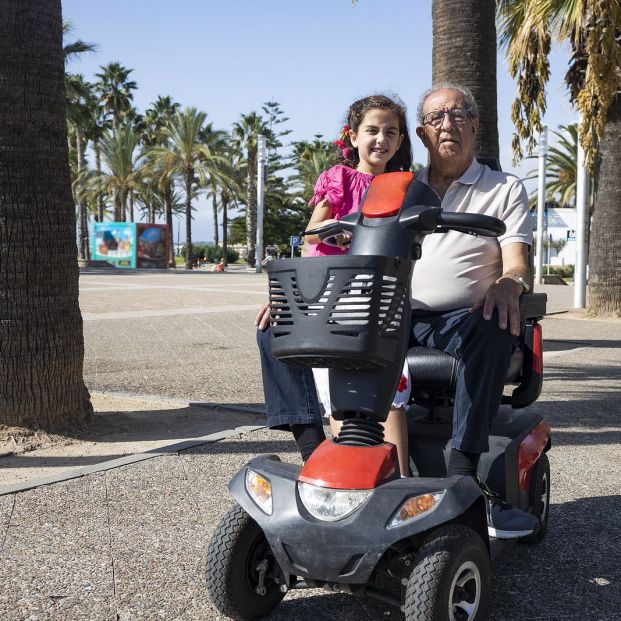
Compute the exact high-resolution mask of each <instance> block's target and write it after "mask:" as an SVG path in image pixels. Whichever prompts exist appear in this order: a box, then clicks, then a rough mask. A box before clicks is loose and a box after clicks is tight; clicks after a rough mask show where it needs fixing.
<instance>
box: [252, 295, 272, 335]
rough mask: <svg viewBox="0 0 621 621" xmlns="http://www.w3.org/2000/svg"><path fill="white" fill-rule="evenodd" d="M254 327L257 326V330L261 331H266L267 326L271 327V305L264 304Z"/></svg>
mask: <svg viewBox="0 0 621 621" xmlns="http://www.w3.org/2000/svg"><path fill="white" fill-rule="evenodd" d="M254 325H255V326H257V328H259V330H265V329H267V326H269V325H270V305H269V303H267V302H266V303H265V304H263V306H262V307H261V310H260V311H259V313H258V314H257V316H256V318H255V320H254Z"/></svg>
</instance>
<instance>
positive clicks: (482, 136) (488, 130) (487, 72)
mask: <svg viewBox="0 0 621 621" xmlns="http://www.w3.org/2000/svg"><path fill="white" fill-rule="evenodd" d="M431 15H432V20H433V51H432V64H433V66H432V70H433V82H434V84H438V83H441V82H454V83H458V84H461V85H463V86H466V87H467V88H469V89H470V90H471V91H472V94H473V95H474V99H475V101H476V102H477V105H478V107H479V116H480V118H481V124H480V126H479V130H478V131H477V134H476V143H475V152H476V153H477V155H485V156H491V157H495V158H498V157H499V150H498V112H497V104H496V101H497V97H496V22H495V17H496V2H495V0H433V2H432V4H431Z"/></svg>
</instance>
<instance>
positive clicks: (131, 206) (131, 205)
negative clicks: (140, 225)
mask: <svg viewBox="0 0 621 621" xmlns="http://www.w3.org/2000/svg"><path fill="white" fill-rule="evenodd" d="M129 221H130V222H135V221H136V220H135V219H134V196H133V194H130V195H129Z"/></svg>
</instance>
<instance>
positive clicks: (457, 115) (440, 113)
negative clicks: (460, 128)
mask: <svg viewBox="0 0 621 621" xmlns="http://www.w3.org/2000/svg"><path fill="white" fill-rule="evenodd" d="M447 114H448V117H449V119H451V121H453V122H454V123H455V124H456V125H463V124H464V123H465V122H466V119H467V118H469V117H470V116H472V115H471V114H470V112H469V111H468V110H465V109H464V108H456V109H455V110H432V111H431V112H427V114H425V116H424V117H423V125H431V127H433V128H435V129H437V128H438V127H441V126H442V123H444V117H445V116H446V115H447Z"/></svg>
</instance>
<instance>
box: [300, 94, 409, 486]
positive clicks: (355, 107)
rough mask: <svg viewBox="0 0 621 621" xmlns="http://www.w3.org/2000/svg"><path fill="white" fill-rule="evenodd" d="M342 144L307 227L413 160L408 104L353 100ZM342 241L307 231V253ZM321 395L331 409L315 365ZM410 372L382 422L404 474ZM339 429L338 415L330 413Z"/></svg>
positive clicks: (332, 217)
mask: <svg viewBox="0 0 621 621" xmlns="http://www.w3.org/2000/svg"><path fill="white" fill-rule="evenodd" d="M335 144H336V145H337V147H339V149H340V150H341V154H342V156H343V163H342V164H337V165H336V166H333V167H332V168H330V169H329V170H327V171H325V172H323V173H322V174H321V175H320V176H319V179H318V180H317V183H316V185H315V194H314V195H313V198H312V199H311V200H310V202H309V204H310V205H315V209H314V210H313V214H312V216H311V219H310V221H309V223H308V226H307V227H306V228H307V230H311V229H315V228H318V227H320V226H323V225H325V224H328V223H330V222H334V221H337V220H340V219H341V218H342V217H343V216H346V215H347V214H349V213H352V212H355V211H358V209H359V208H360V203H361V200H362V196H363V195H364V192H365V190H366V189H367V187H368V186H369V184H370V183H371V181H372V179H373V177H374V176H375V175H380V174H382V173H384V172H395V171H400V170H403V171H407V170H409V169H410V166H411V164H412V147H411V143H410V136H409V134H408V127H407V120H406V111H405V107H404V106H403V105H402V104H400V103H398V102H396V101H393V100H392V99H390V98H388V97H385V96H383V95H371V96H370V97H365V98H364V99H360V100H359V101H356V102H354V103H353V104H352V105H351V107H350V108H349V111H348V113H347V123H346V125H345V126H344V127H343V130H342V133H341V138H340V139H339V140H337V141H336V142H335ZM343 238H344V239H342V240H341V241H342V243H340V244H339V247H336V246H330V245H328V244H324V243H322V242H321V241H320V240H319V238H318V237H317V236H316V235H315V236H313V235H307V236H306V241H307V243H309V244H311V245H310V246H309V250H308V256H323V255H334V254H345V253H346V252H347V251H348V249H347V248H346V247H345V243H346V242H347V241H348V240H347V239H345V236H343ZM313 375H314V377H315V385H316V387H317V395H318V397H319V400H320V401H321V403H322V404H323V406H324V409H325V410H326V415H329V414H330V390H329V384H328V370H327V369H313ZM407 378H408V374H407V373H406V372H405V371H404V374H403V377H402V379H401V382H400V383H399V388H398V390H397V393H396V394H395V399H394V401H393V405H392V409H391V410H390V413H389V414H388V418H387V419H386V422H385V423H384V438H385V439H386V441H388V442H392V443H393V444H395V445H396V446H397V454H398V457H399V467H400V470H401V474H402V476H407V475H408V473H409V466H408V461H409V460H408V447H407V425H406V420H405V415H404V411H403V406H404V405H406V404H407V401H408V399H409V396H410V385H409V381H408V380H407ZM330 427H331V429H332V433H333V435H336V434H337V433H338V431H339V429H340V427H341V423H340V421H335V420H334V419H333V418H332V417H330Z"/></svg>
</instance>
